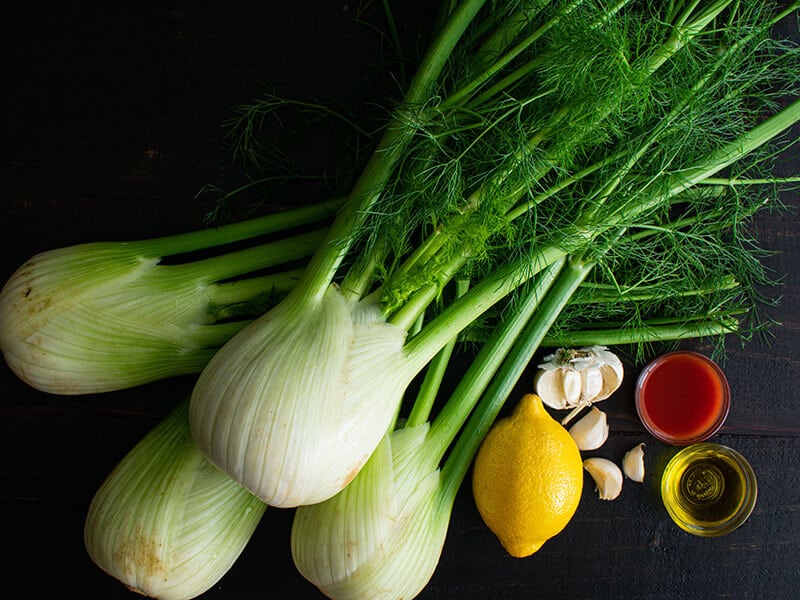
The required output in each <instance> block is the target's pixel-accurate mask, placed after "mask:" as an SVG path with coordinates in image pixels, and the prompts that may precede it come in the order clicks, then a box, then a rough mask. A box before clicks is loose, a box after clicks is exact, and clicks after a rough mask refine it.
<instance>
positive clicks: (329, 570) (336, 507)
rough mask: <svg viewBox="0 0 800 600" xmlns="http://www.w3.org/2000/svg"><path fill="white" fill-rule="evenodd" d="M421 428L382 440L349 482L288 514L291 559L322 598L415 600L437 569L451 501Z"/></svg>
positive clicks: (417, 427)
mask: <svg viewBox="0 0 800 600" xmlns="http://www.w3.org/2000/svg"><path fill="white" fill-rule="evenodd" d="M428 431H429V424H427V423H426V424H424V425H419V426H416V427H410V428H403V429H398V430H396V431H394V432H392V433H391V434H389V435H386V436H384V438H383V440H382V441H381V443H380V445H379V446H378V448H377V449H376V450H375V453H374V454H373V455H372V456H371V457H370V459H369V461H368V462H367V464H366V465H365V466H364V468H363V469H362V470H361V472H359V474H358V475H357V476H356V478H355V479H354V480H353V481H352V482H351V483H350V485H348V486H347V487H346V488H345V489H344V490H342V491H341V492H339V493H338V494H337V495H336V496H334V497H333V498H330V499H328V500H326V501H325V502H321V503H319V504H314V505H312V506H301V507H299V508H298V509H297V511H296V512H295V517H294V522H293V524H292V535H291V550H292V558H293V560H294V563H295V565H296V567H297V569H298V571H299V572H300V573H301V574H302V575H303V577H305V578H306V579H307V580H308V581H310V582H311V583H313V584H314V585H315V586H317V587H318V588H319V589H320V590H321V591H322V592H323V593H324V594H325V596H327V597H328V598H334V599H336V600H345V599H353V600H356V599H359V598H386V599H390V598H414V597H416V596H417V595H418V594H419V593H420V591H421V590H422V589H423V588H424V587H425V585H426V584H427V583H428V581H429V580H430V578H431V576H432V575H433V572H434V571H435V570H436V567H437V565H438V563H439V559H440V556H441V552H442V547H443V546H444V541H445V538H446V536H447V528H448V524H449V521H450V514H451V509H452V502H447V501H443V493H442V486H441V483H440V472H439V469H438V465H437V464H436V456H435V453H431V452H430V451H426V450H427V446H426V445H425V443H424V442H425V440H426V436H427V434H428Z"/></svg>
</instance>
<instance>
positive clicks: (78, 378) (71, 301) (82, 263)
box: [0, 243, 213, 394]
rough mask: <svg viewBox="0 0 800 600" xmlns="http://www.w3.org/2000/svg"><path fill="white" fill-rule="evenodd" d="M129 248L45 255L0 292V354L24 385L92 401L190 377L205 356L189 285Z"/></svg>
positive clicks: (198, 288)
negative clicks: (169, 379) (92, 396)
mask: <svg viewBox="0 0 800 600" xmlns="http://www.w3.org/2000/svg"><path fill="white" fill-rule="evenodd" d="M158 262H159V259H158V258H157V257H151V256H147V255H145V254H143V253H142V252H141V251H140V249H139V248H138V247H137V246H136V245H135V244H124V243H94V244H83V245H78V246H71V247H67V248H60V249H57V250H51V251H48V252H44V253H41V254H38V255H37V256H34V257H33V258H31V259H30V260H28V261H27V262H26V263H25V264H23V265H22V266H21V267H20V268H19V269H18V270H17V271H16V272H15V273H14V274H13V275H12V276H11V278H10V279H9V280H8V282H7V283H6V285H5V287H4V288H3V290H2V292H0V350H2V352H3V356H4V357H5V360H6V362H7V363H8V366H9V367H10V368H11V370H12V371H13V372H14V373H15V374H16V375H17V376H18V377H19V378H20V379H22V380H23V381H25V382H26V383H28V384H29V385H31V386H33V387H34V388H36V389H39V390H42V391H44V392H49V393H53V394H91V393H100V392H107V391H111V390H116V389H123V388H127V387H133V386H135V385H139V384H142V383H145V382H148V381H152V380H153V379H158V378H162V377H167V376H174V375H182V374H186V373H192V372H196V371H199V370H200V369H201V368H202V367H203V365H205V364H206V363H207V362H208V360H209V358H210V357H211V355H212V354H213V350H212V349H210V348H207V347H204V343H203V341H202V339H201V337H200V336H201V334H200V331H199V330H196V331H195V330H194V329H193V326H194V325H203V324H205V323H208V322H209V321H210V320H211V319H210V318H209V316H208V315H207V314H206V306H207V304H208V297H207V295H206V293H205V288H204V286H203V285H202V284H200V283H198V282H197V281H196V280H194V279H181V278H180V277H174V276H173V271H172V270H168V269H167V268H165V267H161V266H158Z"/></svg>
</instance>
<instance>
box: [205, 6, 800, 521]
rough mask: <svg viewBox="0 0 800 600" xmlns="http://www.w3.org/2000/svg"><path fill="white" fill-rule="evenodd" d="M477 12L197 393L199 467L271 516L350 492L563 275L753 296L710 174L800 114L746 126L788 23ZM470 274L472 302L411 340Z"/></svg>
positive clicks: (712, 13)
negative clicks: (473, 338)
mask: <svg viewBox="0 0 800 600" xmlns="http://www.w3.org/2000/svg"><path fill="white" fill-rule="evenodd" d="M482 4H483V3H482V2H477V1H464V2H461V3H457V4H455V5H454V8H453V9H452V12H451V13H450V15H449V17H448V19H446V20H445V21H444V25H443V26H442V28H441V30H440V31H439V32H438V35H437V37H436V38H435V40H434V43H433V45H432V46H431V48H430V49H429V52H428V53H427V54H426V57H425V59H424V60H423V62H422V65H421V67H420V70H419V71H418V73H417V76H416V77H415V78H414V79H413V80H412V83H411V86H410V89H409V92H408V94H407V96H406V98H405V99H404V101H403V103H402V104H401V106H400V109H399V110H398V112H397V115H398V116H397V117H396V118H395V120H394V121H392V122H391V123H390V124H389V126H388V127H387V129H386V133H385V136H384V138H383V140H382V141H381V143H380V144H379V146H378V149H377V150H376V153H375V155H374V156H373V159H372V160H371V161H370V162H369V164H368V165H367V167H366V169H365V171H364V172H363V174H362V176H361V178H360V179H359V180H358V181H357V182H356V184H355V186H354V188H353V191H352V193H351V194H350V196H349V198H348V201H347V203H346V205H345V207H344V208H343V210H342V212H340V214H339V216H338V217H337V219H336V221H335V222H334V224H333V226H332V228H331V229H330V230H329V233H328V237H327V239H326V241H325V242H324V243H323V245H322V247H321V248H320V249H319V251H318V252H316V253H315V255H314V256H313V257H312V258H311V260H310V262H309V266H308V268H307V269H306V270H305V271H304V273H303V275H302V276H301V278H300V280H299V281H298V283H297V285H296V286H295V287H294V288H293V289H292V291H291V292H290V293H289V295H288V296H287V297H286V298H285V299H284V300H283V301H282V302H281V303H280V304H279V305H278V306H277V307H276V308H274V309H272V310H271V311H269V312H268V313H266V314H265V315H264V316H262V317H260V318H259V319H258V320H256V321H255V322H254V323H252V324H250V325H249V326H248V327H247V328H246V329H244V330H243V331H242V332H240V333H239V334H237V335H236V336H235V337H234V338H232V339H231V340H230V341H229V342H228V343H227V344H226V345H225V346H223V348H222V349H221V350H220V351H219V352H218V353H217V354H216V355H215V356H214V357H213V358H212V360H211V361H210V362H209V364H208V366H207V367H206V368H205V369H204V370H203V372H202V373H201V375H200V378H199V380H198V383H197V385H196V386H195V389H194V391H193V394H192V398H191V403H190V413H189V417H190V426H191V429H192V433H193V436H194V438H195V440H196V442H197V444H198V446H199V447H200V449H201V451H203V452H204V453H205V454H206V455H207V456H208V457H209V459H210V460H211V461H212V462H213V463H214V464H216V465H217V466H218V467H220V468H221V469H222V470H224V471H225V472H226V473H228V474H229V475H230V476H232V477H233V478H235V479H236V480H237V481H239V482H240V483H241V484H242V485H243V486H244V487H246V488H247V489H249V490H251V491H252V492H253V493H254V494H255V495H257V496H258V497H260V498H261V499H262V500H264V502H266V503H268V504H272V505H275V506H281V507H291V506H300V505H307V504H314V503H318V502H321V501H323V500H325V499H326V498H330V497H331V496H333V495H334V494H336V493H337V492H338V491H339V490H341V489H343V488H344V487H345V486H346V485H347V484H348V483H349V482H350V481H351V480H352V479H353V477H354V476H355V475H356V474H357V473H358V471H359V470H360V468H361V467H362V466H363V464H364V463H365V461H366V460H367V459H368V457H369V456H370V455H371V454H372V452H373V451H374V449H375V448H376V447H377V445H378V443H379V442H380V440H381V439H382V437H383V435H384V434H385V433H386V432H387V431H388V430H389V429H390V427H391V423H392V421H393V419H394V417H395V415H396V413H397V409H398V406H399V403H400V400H401V398H402V395H403V392H404V390H405V389H406V387H407V386H408V384H409V382H410V381H412V379H413V378H414V377H415V376H416V375H417V374H418V373H419V372H420V370H421V369H422V368H423V367H424V365H426V364H427V363H428V362H429V361H430V360H431V358H432V357H433V356H434V355H435V354H436V352H438V351H439V350H440V349H441V348H442V347H443V346H444V345H445V344H446V343H447V340H449V339H451V338H452V337H453V336H454V335H456V334H457V333H458V332H459V331H462V330H464V328H466V327H467V326H469V325H470V324H471V323H473V322H474V321H475V320H476V319H478V318H479V317H480V316H481V315H483V314H484V313H485V312H486V311H487V310H488V309H489V308H491V307H492V306H494V305H495V304H496V303H497V302H499V301H500V300H501V299H503V298H504V297H506V296H507V295H508V294H510V293H512V292H513V291H514V290H515V289H516V288H518V287H519V286H520V285H522V284H523V283H524V282H526V281H528V280H530V278H532V277H534V276H536V275H537V274H538V273H540V272H542V271H543V270H545V269H547V268H548V267H549V266H551V265H553V264H556V263H557V262H558V261H560V260H561V259H563V258H565V257H569V264H570V268H571V269H572V271H573V277H574V278H575V280H576V282H578V283H579V284H580V283H581V282H582V281H583V280H584V279H586V278H588V277H589V276H590V274H592V272H593V271H594V270H595V267H596V265H599V267H600V268H599V269H597V270H598V271H599V275H592V277H593V278H595V279H596V281H595V282H594V283H603V282H605V283H606V284H607V283H609V282H611V283H614V282H619V285H620V286H625V287H630V288H631V289H638V288H640V287H641V286H643V285H645V284H652V283H653V282H659V283H660V284H661V285H663V286H664V288H665V289H666V288H667V287H673V288H674V289H675V290H677V291H679V290H685V289H687V287H689V288H697V287H701V285H703V284H704V283H707V281H710V280H711V279H713V277H714V275H715V272H720V271H721V272H723V273H725V272H726V271H727V270H728V269H734V268H738V269H739V271H738V272H736V273H734V275H735V276H736V277H737V280H738V281H739V284H740V288H739V293H740V294H742V293H743V294H744V295H745V296H746V295H748V294H752V292H753V285H752V284H753V281H754V277H756V276H758V275H759V273H757V272H755V271H753V270H752V269H751V271H750V272H748V271H747V269H745V268H741V266H742V265H743V264H747V263H748V259H747V256H750V255H749V254H748V250H747V248H746V244H745V243H737V241H741V240H736V239H735V235H736V232H738V231H739V228H738V221H737V223H727V222H726V221H725V219H724V218H722V217H723V216H724V215H735V216H738V215H739V214H741V213H748V212H750V211H751V210H753V207H755V206H757V203H755V204H754V203H752V199H751V198H750V197H749V194H747V193H746V192H747V191H749V187H750V186H747V185H739V186H736V188H734V193H729V192H730V191H731V190H730V189H729V188H731V187H732V186H727V185H726V184H725V182H724V181H723V180H721V179H719V178H716V176H717V175H719V174H720V173H721V172H722V171H723V170H725V169H729V168H731V167H732V165H734V164H735V163H736V162H737V161H738V160H739V159H741V158H742V157H744V156H748V155H751V153H753V152H755V151H757V150H758V148H760V147H761V146H762V145H764V144H765V143H767V142H768V141H769V140H771V139H772V138H773V137H775V136H776V135H778V134H779V133H781V132H782V131H784V130H786V129H787V128H789V127H790V126H791V125H792V124H793V123H794V122H795V121H796V120H797V118H798V113H800V108H798V105H791V106H789V107H787V108H786V109H785V110H783V111H781V112H779V113H778V114H777V115H776V116H774V117H772V118H771V119H769V120H768V121H766V122H765V123H763V124H761V125H758V126H755V127H753V125H754V123H757V122H758V119H759V118H760V117H761V115H762V114H763V111H765V110H766V111H770V110H772V109H773V108H774V107H773V104H772V100H773V97H772V96H770V94H769V92H767V91H765V86H766V85H774V86H775V87H774V89H776V90H778V91H779V92H781V93H784V92H786V91H787V88H788V90H789V91H794V92H796V90H793V89H792V88H791V87H790V86H791V85H792V84H793V75H792V74H793V73H794V72H795V69H796V64H795V58H796V54H795V53H794V52H792V51H789V50H785V49H784V48H782V47H781V45H780V44H778V43H775V44H770V43H769V36H768V30H769V26H770V25H771V23H772V22H773V21H774V20H775V19H777V18H780V17H781V16H783V15H785V14H788V12H787V11H788V10H791V9H787V11H784V12H783V13H780V14H775V13H774V12H772V11H771V9H770V8H768V7H765V6H764V5H763V3H760V2H759V3H750V2H745V3H740V2H730V1H723V0H717V1H714V2H695V3H691V4H688V5H683V4H675V5H669V6H667V7H665V8H663V9H662V10H661V11H658V10H657V9H654V8H652V7H651V6H650V5H646V4H643V3H641V2H634V1H633V0H630V1H624V0H620V1H619V2H617V3H616V4H614V6H613V7H608V6H606V5H605V3H600V2H591V1H584V2H569V3H560V2H556V3H552V4H551V5H549V6H543V5H541V4H537V3H534V4H532V5H527V4H525V5H519V6H518V5H517V4H516V3H508V4H506V3H496V4H492V6H491V9H488V7H487V8H484V7H483V6H482ZM722 23H724V24H725V26H724V27H720V24H722ZM632 32H635V33H632ZM784 50H785V51H784ZM464 65H466V68H465V67H464ZM734 71H735V72H736V73H737V77H736V78H735V79H731V78H730V77H728V75H729V74H730V73H732V72H734ZM781 86H782V87H781ZM776 93H777V92H776ZM751 127H752V129H749V128H751ZM760 163H761V161H760V159H759V157H758V156H757V155H752V160H751V161H750V164H748V165H746V167H747V168H751V167H752V168H755V167H756V166H757V165H759V164H760ZM736 177H737V181H739V182H745V183H746V182H747V178H746V177H745V176H744V175H741V174H736ZM752 181H753V182H757V181H761V179H755V178H754V179H752ZM746 188H747V189H746ZM740 190H741V191H740ZM732 202H735V203H736V206H737V207H738V208H736V209H731V208H730V203H732ZM678 211H681V213H680V214H679V217H680V218H678V217H676V214H678ZM728 225H733V227H728ZM410 228H411V229H410ZM676 230H680V231H679V232H678V233H676ZM730 231H733V232H734V239H733V242H734V243H733V244H732V245H731V246H730V248H728V247H727V240H726V241H725V243H723V241H722V239H721V236H723V235H728V233H726V232H730ZM677 237H680V239H681V241H680V243H678V242H677V240H676V238H677ZM684 238H689V239H697V240H702V243H700V242H698V243H695V244H692V245H691V251H689V250H688V249H689V247H690V246H689V245H687V244H684V243H683V239H684ZM415 239H419V240H420V241H419V242H417V243H416V244H412V242H413V240H415ZM712 257H713V259H714V260H713V261H712V260H710V258H712ZM345 259H347V261H348V262H349V263H350V264H351V265H352V266H351V267H350V270H349V271H348V272H347V273H346V274H345V275H344V277H343V278H341V279H338V272H339V268H340V266H341V264H342V263H343V261H344V260H345ZM750 262H752V261H750ZM631 265H636V267H637V272H636V273H635V279H634V280H633V281H630V282H628V281H626V279H627V278H628V277H629V276H628V275H626V274H623V273H621V272H619V273H618V272H617V271H618V270H622V267H630V266H631ZM468 267H469V269H470V272H471V274H472V278H473V280H474V281H473V284H472V285H471V287H470V290H469V292H468V293H466V294H465V295H464V296H463V297H461V298H459V299H458V300H457V301H456V302H454V303H452V304H451V305H449V306H448V307H447V309H445V310H443V311H442V312H441V313H439V314H435V315H433V316H432V318H427V315H426V317H425V319H424V321H423V322H422V323H421V326H420V327H419V328H418V330H414V331H413V332H412V327H414V326H415V325H416V324H418V321H419V319H421V318H422V316H423V315H424V314H426V313H425V311H426V309H428V307H429V306H430V303H431V301H432V300H433V299H435V298H436V297H438V296H439V295H440V294H441V293H442V290H443V289H444V287H445V286H446V285H447V284H448V282H449V281H451V280H452V278H453V277H454V276H456V275H457V274H458V273H461V272H466V271H465V269H467V268H468ZM645 269H649V272H645ZM620 289H622V288H620ZM623 291H624V290H623ZM668 316H669V315H668V314H667V315H664V317H665V318H666V317H668Z"/></svg>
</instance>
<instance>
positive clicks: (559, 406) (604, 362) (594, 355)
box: [534, 346, 624, 423]
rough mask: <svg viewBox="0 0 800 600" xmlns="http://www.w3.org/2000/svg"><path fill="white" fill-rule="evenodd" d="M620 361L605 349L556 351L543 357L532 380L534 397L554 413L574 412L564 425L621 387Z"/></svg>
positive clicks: (601, 347) (621, 372)
mask: <svg viewBox="0 0 800 600" xmlns="http://www.w3.org/2000/svg"><path fill="white" fill-rule="evenodd" d="M623 372H624V370H623V366H622V361H620V359H619V358H618V357H617V356H616V355H615V354H614V353H613V352H610V351H609V350H608V348H606V347H605V346H589V347H586V348H578V349H564V348H562V349H559V350H558V351H557V352H555V353H554V354H551V355H549V356H546V357H545V359H544V362H543V363H542V364H540V365H539V371H538V372H537V373H536V377H535V378H534V387H535V389H536V394H537V395H538V396H539V397H540V398H541V399H542V402H544V403H545V404H547V406H549V407H550V408H554V409H556V410H565V409H568V408H572V409H574V410H573V411H572V412H571V413H570V414H569V415H568V416H567V417H566V418H565V419H564V421H562V423H567V422H568V421H569V420H571V419H572V417H573V416H575V415H576V414H577V413H578V412H579V411H580V410H581V409H583V408H585V407H586V406H589V405H590V404H592V403H593V402H600V401H601V400H605V399H606V398H608V397H609V396H610V395H611V394H613V393H614V392H615V391H616V390H617V388H619V386H620V385H621V384H622V377H623Z"/></svg>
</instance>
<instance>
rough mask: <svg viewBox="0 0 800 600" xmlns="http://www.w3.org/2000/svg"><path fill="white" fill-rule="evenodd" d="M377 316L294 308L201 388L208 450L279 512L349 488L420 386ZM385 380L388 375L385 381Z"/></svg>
mask: <svg viewBox="0 0 800 600" xmlns="http://www.w3.org/2000/svg"><path fill="white" fill-rule="evenodd" d="M404 341H405V331H404V330H403V329H402V328H401V327H397V326H395V325H392V324H390V323H387V322H386V321H385V320H384V319H383V317H382V315H381V311H380V309H379V307H378V306H377V304H371V303H370V302H369V301H368V300H364V301H362V302H359V303H356V302H353V301H349V300H347V299H346V298H345V297H344V295H343V294H342V293H341V291H340V290H339V289H338V288H337V287H336V286H330V287H329V288H328V289H327V291H326V292H325V293H324V294H323V295H322V296H321V297H316V296H315V297H313V298H311V299H307V298H302V299H300V301H298V300H297V299H296V298H292V297H291V296H289V298H288V300H286V301H283V302H281V303H280V304H279V305H278V306H277V307H275V308H273V309H272V310H271V311H269V312H267V313H266V314H265V315H264V316H262V317H260V318H259V319H257V320H256V321H254V322H253V323H252V324H250V325H249V326H248V327H247V328H245V329H243V330H242V331H241V332H239V333H238V334H237V335H236V336H234V337H233V338H232V339H231V340H230V341H229V342H228V343H227V344H226V345H225V346H224V347H223V348H222V349H221V350H220V351H219V352H218V353H217V354H216V355H215V356H214V358H213V359H212V360H211V362H210V363H209V364H208V366H207V367H206V368H205V370H204V371H203V373H202V374H201V375H200V378H199V379H198V381H197V384H196V385H195V388H194V391H193V393H192V398H191V404H190V408H189V424H190V426H191V430H192V435H193V437H194V439H195V442H196V443H197V445H198V447H199V448H200V450H201V451H202V452H203V453H204V454H205V455H206V456H207V457H208V458H209V459H210V460H211V462H212V463H214V464H215V465H217V466H218V467H219V468H220V469H222V470H223V471H224V472H226V473H227V474H228V475H229V476H231V477H232V478H233V479H235V480H236V481H238V482H239V483H240V484H242V485H243V486H244V487H246V488H247V489H249V490H250V491H251V492H253V493H254V494H255V495H256V496H258V497H259V498H261V499H262V500H263V501H264V502H266V503H267V504H269V505H271V506H276V507H281V508H289V507H295V506H300V505H304V504H314V503H316V502H322V501H323V500H326V499H327V498H330V497H331V496H333V495H334V494H336V493H337V492H339V490H341V489H342V488H344V487H345V486H346V485H347V484H348V483H349V482H350V481H351V480H352V479H353V477H355V475H356V474H357V473H358V471H359V470H360V469H361V467H363V466H364V463H366V461H367V459H368V458H369V456H370V454H372V452H373V451H374V450H375V448H376V446H377V445H378V443H379V442H380V440H381V438H382V437H383V435H384V434H385V433H386V432H387V431H388V430H389V428H390V426H391V424H392V422H393V420H394V418H395V415H396V413H397V409H398V406H399V404H400V401H401V398H402V395H403V392H404V391H405V388H406V386H407V385H408V383H409V382H410V381H411V379H412V378H413V376H414V374H415V372H416V371H415V370H414V367H415V365H413V364H410V363H409V361H408V360H406V355H405V353H404V348H403V344H404ZM376 374H379V376H377V375H376Z"/></svg>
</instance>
